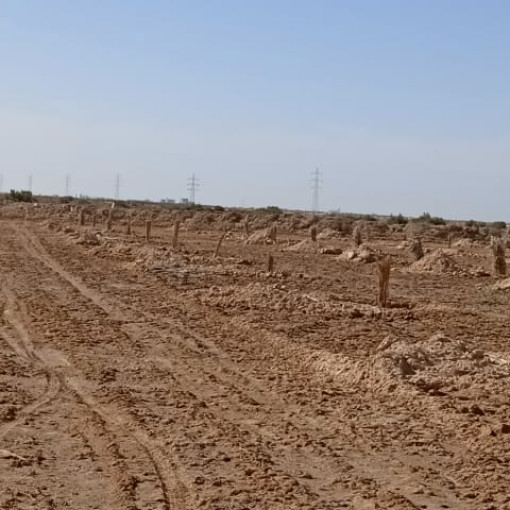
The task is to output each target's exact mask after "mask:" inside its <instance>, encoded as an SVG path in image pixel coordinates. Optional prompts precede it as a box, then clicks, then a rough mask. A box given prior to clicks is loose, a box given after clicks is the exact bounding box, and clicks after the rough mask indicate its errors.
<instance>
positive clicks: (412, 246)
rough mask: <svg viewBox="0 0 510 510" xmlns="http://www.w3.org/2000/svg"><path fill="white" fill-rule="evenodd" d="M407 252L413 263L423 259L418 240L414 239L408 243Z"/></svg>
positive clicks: (421, 247) (421, 248)
mask: <svg viewBox="0 0 510 510" xmlns="http://www.w3.org/2000/svg"><path fill="white" fill-rule="evenodd" d="M409 252H410V253H411V255H412V256H413V257H414V260H415V261H416V260H420V259H422V258H423V246H422V244H421V240H420V239H417V238H414V239H411V240H410V241H409Z"/></svg>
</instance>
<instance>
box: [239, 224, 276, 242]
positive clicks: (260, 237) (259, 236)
mask: <svg viewBox="0 0 510 510" xmlns="http://www.w3.org/2000/svg"><path fill="white" fill-rule="evenodd" d="M246 244H275V242H274V237H273V236H272V233H271V227H268V228H264V229H261V230H257V231H255V232H253V234H251V235H250V237H248V239H246Z"/></svg>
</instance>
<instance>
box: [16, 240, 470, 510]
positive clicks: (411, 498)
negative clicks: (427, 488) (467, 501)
mask: <svg viewBox="0 0 510 510" xmlns="http://www.w3.org/2000/svg"><path fill="white" fill-rule="evenodd" d="M22 234H23V240H24V245H25V248H26V249H27V251H28V252H29V253H30V255H32V256H33V257H35V258H37V259H38V260H40V261H41V262H43V263H44V264H45V265H46V266H47V267H49V268H50V269H52V270H53V271H54V272H55V273H57V274H58V275H59V276H60V277H61V278H63V279H64V280H65V281H66V282H67V283H68V284H70V285H71V286H72V287H74V288H75V289H76V290H77V291H78V292H80V294H81V295H82V296H84V297H85V298H86V299H87V300H89V301H91V302H92V303H94V304H95V305H96V306H98V307H99V308H101V309H102V310H103V311H104V312H105V313H106V314H107V315H108V316H109V318H110V319H111V320H117V321H120V322H124V323H127V328H126V327H123V328H122V329H123V330H124V331H125V332H126V334H127V335H128V336H130V337H131V338H132V339H133V340H134V341H138V339H139V338H140V336H139V335H138V334H133V331H132V328H133V326H134V324H133V323H132V321H131V320H130V316H128V314H127V313H122V312H120V311H119V308H118V307H115V306H114V305H113V304H111V303H109V302H108V299H107V298H105V297H104V295H102V294H101V293H100V292H97V291H95V290H94V289H91V288H90V287H88V286H87V285H86V284H85V283H83V281H81V280H80V279H79V278H77V277H75V276H74V275H72V274H71V273H69V272H68V271H66V270H65V269H64V268H63V267H62V266H61V265H60V264H59V263H58V262H57V261H56V260H54V259H53V258H52V257H51V255H49V254H48V253H47V251H46V250H45V248H44V247H43V246H42V244H41V243H40V241H39V240H38V239H37V238H36V237H35V236H34V235H33V234H32V233H30V232H28V231H23V232H22ZM138 313H141V312H140V311H138ZM142 316H144V317H145V318H146V319H147V321H148V323H150V324H151V325H150V327H152V328H153V331H154V330H156V331H159V330H160V328H158V327H157V325H156V324H157V320H158V319H159V318H158V317H155V316H149V315H147V314H144V313H142ZM148 323H142V324H144V325H147V324H148ZM168 325H169V326H170V327H171V328H172V329H174V330H175V331H177V332H178V333H179V335H175V333H174V334H173V335H172V336H173V338H174V339H175V340H176V344H177V345H175V346H174V349H172V350H168V348H166V351H167V353H166V356H168V357H169V358H170V359H174V358H176V357H178V358H179V359H180V360H181V362H184V363H185V365H186V367H187V369H186V370H183V371H181V373H180V374H179V377H180V378H181V379H182V380H187V381H188V384H189V385H190V386H191V387H193V386H195V387H197V383H196V380H195V381H192V380H190V379H189V373H192V372H193V371H194V370H195V367H196V366H200V367H201V370H203V371H205V373H207V374H209V375H212V376H213V377H214V378H215V379H216V380H217V381H218V382H221V383H222V384H223V385H227V386H230V389H234V391H235V392H236V393H238V394H239V395H243V394H244V395H245V396H247V398H248V399H252V398H253V395H255V394H257V396H258V399H261V400H262V401H265V403H266V405H269V406H270V407H273V410H274V408H275V406H276V408H277V407H279V406H283V405H285V406H286V407H287V408H288V409H290V406H289V404H288V403H285V402H283V401H282V399H281V398H280V397H279V396H276V397H275V396H274V395H273V394H272V391H271V390H268V389H267V388H264V387H263V385H262V384H261V383H260V382H259V381H258V380H256V379H254V378H253V377H249V376H248V375H247V374H246V373H242V372H241V370H240V369H239V367H238V366H237V365H236V364H235V363H234V362H233V361H232V360H231V359H230V356H228V355H227V354H226V353H225V352H224V351H222V350H221V349H220V348H218V347H217V345H216V344H215V343H214V342H212V341H210V340H208V339H205V338H203V337H202V336H200V335H198V334H196V333H195V332H193V331H192V330H191V329H190V328H189V327H187V326H186V325H184V324H178V323H176V322H175V321H172V322H171V323H170V322H169V323H168ZM232 326H233V327H235V324H233V325H232ZM126 329H130V330H131V331H126ZM178 345H179V346H180V348H181V349H178V348H177V346H178ZM145 347H147V346H145ZM183 347H184V348H185V349H186V350H187V354H188V359H186V358H184V357H183V356H182V348H183ZM204 351H206V352H207V354H208V355H209V356H212V357H213V358H214V362H213V363H207V361H208V360H207V359H204V357H203V353H204ZM166 356H165V357H166ZM163 364H164V362H163ZM215 364H218V365H219V366H216V367H215V366H214V365H215ZM168 368H170V367H168V365H167V369H168ZM171 370H173V371H175V370H176V367H175V366H174V365H172V367H171ZM228 372H230V374H229V375H227V374H228ZM248 377H249V383H250V386H251V388H250V389H249V390H248V389H247V388H246V387H244V386H243V387H240V386H239V381H240V380H247V379H248ZM209 384H210V383H209ZM199 388H200V386H199ZM207 389H208V388H207V387H206V386H204V387H202V388H201V390H200V389H199V390H198V391H207ZM270 395H271V397H270ZM230 405H231V406H232V408H233V409H235V412H234V411H233V413H234V414H235V413H236V412H237V413H238V414H239V415H240V416H244V417H245V418H247V421H249V420H250V416H251V415H252V414H253V412H252V411H251V410H249V409H247V408H246V406H243V405H242V404H241V403H240V402H239V401H238V400H236V402H234V401H232V399H230ZM293 411H294V417H293V418H290V419H288V421H290V422H292V425H293V426H294V427H295V428H296V429H297V430H303V431H307V432H308V431H310V430H313V429H316V427H317V425H318V423H317V420H316V419H314V420H310V419H309V418H308V417H306V416H304V415H302V410H301V409H299V408H297V407H296V408H294V409H293ZM269 415H270V412H268V413H267V416H268V417H269ZM296 416H297V417H298V418H296ZM215 417H216V418H217V419H220V420H221V419H223V420H224V421H225V420H227V416H226V415H225V413H224V414H223V416H222V415H221V413H217V414H216V416H215ZM273 418H274V417H273ZM326 421H327V420H326V419H325V418H323V419H322V422H326ZM227 423H230V421H228V420H227ZM329 425H330V426H332V427H334V425H335V424H334V423H331V424H329ZM275 427H276V428H275ZM249 429H250V432H251V433H252V434H253V433H255V434H258V435H259V436H260V437H266V438H267V436H268V434H269V435H272V434H274V433H275V430H277V429H278V426H277V425H275V424H273V425H272V426H268V425H266V426H258V427H254V426H250V427H249ZM360 449H361V452H360V451H359V450H358V451H357V452H353V451H350V452H348V451H347V450H346V451H345V452H344V455H343V456H342V457H343V463H344V464H346V465H347V466H348V470H349V471H351V472H354V473H357V474H358V476H359V477H361V478H367V477H368V478H370V479H372V480H373V481H375V482H376V483H377V485H378V486H379V487H380V488H381V490H383V491H385V492H386V493H387V494H394V491H393V489H394V484H393V483H392V478H394V479H402V478H409V479H413V480H414V481H415V482H416V483H417V482H418V481H419V482H420V483H421V484H422V485H428V484H425V483H424V480H418V479H417V476H416V474H414V473H411V472H409V471H408V470H404V471H402V468H403V466H402V467H401V468H400V469H398V470H397V471H395V467H392V468H391V469H390V466H389V465H386V470H387V471H388V470H390V471H391V472H392V473H393V474H392V475H391V476H387V475H386V474H384V475H383V474H382V473H383V472H384V470H383V471H382V472H380V470H379V469H378V468H374V467H373V466H371V465H370V462H367V461H366V459H367V458H368V459H370V458H371V455H372V452H370V451H368V450H367V451H365V448H361V446H360ZM362 452H363V453H362ZM335 453H336V457H337V458H338V457H339V456H338V453H337V452H335ZM310 460H311V459H310ZM388 460H389V459H388ZM399 498H400V499H401V500H405V501H406V502H407V503H406V504H407V505H408V506H411V507H415V508H419V507H420V506H422V505H427V508H429V509H430V510H440V509H442V508H445V506H444V505H447V506H446V507H448V505H449V504H450V503H451V501H454V503H457V500H456V498H455V497H453V495H452V496H451V497H450V496H448V497H444V498H442V497H437V496H434V497H433V496H430V497H429V496H422V495H419V494H418V495H417V494H413V493H411V492H409V491H404V493H401V494H399ZM466 508H467V507H466Z"/></svg>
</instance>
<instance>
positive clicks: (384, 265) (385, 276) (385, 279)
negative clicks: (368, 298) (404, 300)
mask: <svg viewBox="0 0 510 510" xmlns="http://www.w3.org/2000/svg"><path fill="white" fill-rule="evenodd" d="M377 269H378V274H379V293H378V296H377V304H378V305H379V306H380V307H381V308H385V307H386V306H387V305H388V296H389V285H390V272H391V257H390V256H389V255H387V256H386V257H384V258H383V259H381V260H379V261H378V262H377Z"/></svg>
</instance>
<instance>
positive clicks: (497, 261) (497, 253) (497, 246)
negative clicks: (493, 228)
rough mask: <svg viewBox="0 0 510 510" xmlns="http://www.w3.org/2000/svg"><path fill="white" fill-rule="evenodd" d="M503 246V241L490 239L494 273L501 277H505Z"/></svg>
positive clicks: (494, 238)
mask: <svg viewBox="0 0 510 510" xmlns="http://www.w3.org/2000/svg"><path fill="white" fill-rule="evenodd" d="M505 244H506V243H505V242H504V240H503V239H500V238H496V237H492V238H491V246H492V254H493V255H494V273H495V274H497V275H501V276H505V275H506V260H505Z"/></svg>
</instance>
